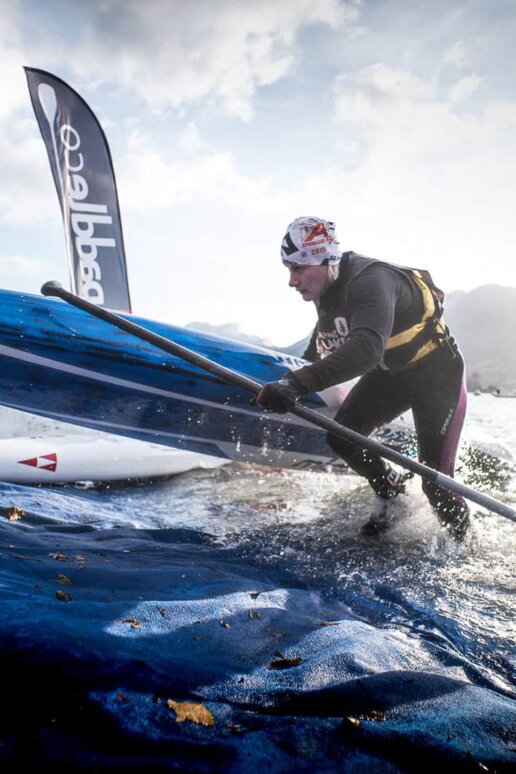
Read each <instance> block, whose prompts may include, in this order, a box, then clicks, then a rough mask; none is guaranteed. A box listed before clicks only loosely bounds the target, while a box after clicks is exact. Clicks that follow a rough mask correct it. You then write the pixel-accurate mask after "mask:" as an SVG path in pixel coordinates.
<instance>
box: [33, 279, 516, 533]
mask: <svg viewBox="0 0 516 774" xmlns="http://www.w3.org/2000/svg"><path fill="white" fill-rule="evenodd" d="M41 292H42V294H43V295H44V296H55V297H56V298H61V299H62V300H63V301H66V302H67V303H69V304H71V305H72V306H75V307H77V308H78V309H82V310H83V311H84V312H87V313H88V314H91V315H94V316H95V317H98V318H99V319H101V320H104V321H105V322H108V323H110V324H111V325H114V326H116V327H117V328H120V329H121V330H123V331H126V332H127V333H130V334H132V335H133V336H136V337H137V338H139V339H142V340H143V341H147V342H148V343H149V344H153V345H154V346H155V347H158V349H162V350H164V351H165V352H168V353H169V354H171V355H175V356H176V357H179V358H181V359H182V360H185V361H186V362H188V363H190V364H191V365H194V366H197V367H198V368H201V369H203V370H205V371H209V372H210V373H212V374H214V375H215V376H218V377H219V378H220V379H223V380H224V381H225V382H228V383H229V384H234V385H236V386H237V387H242V388H243V389H244V390H248V391H249V392H251V393H253V394H254V395H256V393H258V392H259V390H260V389H261V388H262V386H263V385H262V384H261V383H260V382H256V381H254V379H249V378H248V377H247V376H243V375H242V374H239V373H237V372H236V371H232V370H231V369H230V368H226V367H225V366H221V365H219V364H218V363H215V362H214V361H213V360H210V359H209V358H207V357H204V356H203V355H199V354H198V353H197V352H193V351H192V350H190V349H187V348H186V347H183V346H181V345H180V344H176V343H175V342H173V341H170V340H169V339H166V338H165V337H164V336H160V335H159V334H157V333H153V332H152V331H149V330H147V328H143V327H142V326H141V325H137V324H136V323H134V322H131V321H130V320H127V319H126V318H125V317H121V316H120V315H118V314H114V313H113V312H110V311H108V310H107V309H103V308H102V307H100V306H95V304H92V303H90V302H89V301H86V300H85V299H84V298H80V297H79V296H75V295H74V294H73V293H70V292H69V291H68V290H65V289H64V288H63V287H62V286H61V285H60V283H59V282H46V283H45V284H44V285H43V287H42V288H41ZM291 411H292V413H293V414H295V415H296V416H298V417H302V418H303V419H306V420H307V421H308V422H311V423H312V424H314V425H317V426H318V427H320V428H322V429H323V430H329V431H331V432H332V433H334V434H335V435H339V436H341V438H344V439H345V440H347V441H351V443H354V444H356V445H357V446H360V447H361V448H363V449H368V450H369V451H371V452H374V453H376V454H379V455H380V456H381V457H384V458H385V459H387V460H389V461H391V462H395V463H396V464H398V465H400V466H401V467H403V468H406V469H407V470H410V471H412V472H413V473H416V474H417V475H418V476H421V478H424V479H426V480H427V481H431V482H432V483H434V484H436V485H437V486H440V487H443V488H444V489H448V490H450V491H451V492H456V493H457V494H460V495H462V496H463V497H466V498H467V499H468V500H471V501H472V502H474V503H477V504H478V505H481V506H483V507H484V508H487V509H488V510H489V511H492V512H493V513H497V514H499V515H500V516H505V517H506V518H508V519H512V520H513V521H516V511H514V509H513V508H510V507H509V506H508V505H505V503H501V502H500V501H499V500H495V498H494V497H490V496H489V495H486V494H483V493H482V492H477V491H476V490H475V489H472V488H471V487H469V486H466V485H465V484H461V483H460V481H456V480H455V479H454V478H451V477H450V476H446V475H445V474H444V473H439V472H438V471H436V470H433V469H432V468H429V467H427V466H426V465H423V464H422V463H421V462H416V460H412V459H410V458H408V457H405V456H404V455H403V454H400V453H399V452H397V451H394V450H393V449H390V448H388V447H386V446H383V444H381V443H378V442H377V441H374V440H372V439H371V438H367V437H366V436H363V435H360V433H356V432H355V431H354V430H350V429H349V428H347V427H344V426H343V425H340V424H339V423H338V422H335V421H334V420H333V419H329V418H328V417H325V416H323V415H322V414H320V413H319V412H318V411H314V410H313V409H310V408H308V407H307V406H303V405H301V404H299V403H298V404H296V405H295V406H294V407H293V408H292V410H291Z"/></svg>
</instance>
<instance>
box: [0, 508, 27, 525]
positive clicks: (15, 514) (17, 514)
mask: <svg viewBox="0 0 516 774" xmlns="http://www.w3.org/2000/svg"><path fill="white" fill-rule="evenodd" d="M2 510H3V512H4V514H5V516H7V518H8V520H9V521H18V519H21V517H22V516H25V511H24V510H23V508H20V507H19V506H18V505H13V507H12V508H3V509H2Z"/></svg>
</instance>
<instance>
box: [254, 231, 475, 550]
mask: <svg viewBox="0 0 516 774" xmlns="http://www.w3.org/2000/svg"><path fill="white" fill-rule="evenodd" d="M281 257H282V261H283V263H284V264H285V266H287V268H288V270H289V273H290V281H289V286H290V287H292V288H295V290H297V291H298V293H300V295H301V297H302V298H303V299H304V300H305V301H313V302H314V304H315V307H316V309H317V316H318V321H317V325H316V327H315V330H314V332H313V334H312V337H311V340H310V343H309V345H308V348H307V350H306V352H305V353H304V355H303V357H304V358H305V359H306V360H309V361H310V363H311V364H310V365H306V366H304V367H302V368H300V369H298V370H296V371H290V372H288V373H287V374H285V376H284V377H283V378H282V379H281V380H279V381H276V382H269V383H267V384H265V385H264V387H263V388H262V390H261V391H260V392H259V393H258V395H257V398H256V401H257V403H258V404H259V405H260V406H262V407H263V408H266V409H270V410H273V411H276V412H280V413H283V412H286V411H288V410H289V409H290V408H292V407H293V406H294V404H295V403H296V402H297V400H299V398H302V397H303V396H304V395H306V394H307V393H309V392H319V391H321V390H324V389H325V388H326V387H330V386H332V385H335V384H340V383H341V382H345V381H348V380H350V379H354V378H355V377H357V376H361V379H359V381H358V382H357V383H356V384H355V386H354V387H353V388H352V389H351V391H350V393H349V394H348V396H347V397H346V399H345V400H344V402H343V404H342V406H341V407H340V409H339V410H338V412H337V414H336V416H335V419H336V421H337V422H340V423H341V424H343V425H345V426H346V427H349V428H351V429H352V430H354V431H356V432H358V433H361V434H362V435H369V434H370V433H371V432H373V430H375V429H376V428H378V427H380V426H382V425H384V424H386V423H388V422H391V421H392V420H393V419H395V418H396V417H398V416H399V415H400V414H402V413H403V412H404V411H408V410H409V409H412V413H413V417H414V424H415V430H416V435H417V442H418V452H419V459H420V461H421V462H422V463H424V464H425V465H428V466H429V467H431V468H433V469H434V470H438V471H440V472H442V473H445V474H446V475H448V476H453V473H454V464H455V457H456V453H457V447H458V444H459V438H460V433H461V430H462V425H463V421H464V415H465V411H466V388H465V384H464V361H463V358H462V356H461V354H460V352H459V349H458V347H457V344H456V342H455V341H454V340H453V339H452V338H451V336H450V334H449V331H448V328H447V327H446V326H445V324H444V321H443V317H442V306H441V301H442V299H443V294H442V292H441V291H440V290H439V289H438V288H437V287H436V286H435V285H434V284H433V282H432V279H431V277H430V275H429V274H428V272H426V271H422V270H415V269H410V268H408V267H401V266H396V265H394V264H389V263H386V262H384V261H380V260H376V259H373V258H367V257H365V256H363V255H359V254H357V253H354V252H345V253H342V254H341V252H340V250H339V244H338V242H337V241H336V238H335V226H334V224H333V223H331V222H328V221H325V220H322V219H321V218H313V217H303V218H297V219H296V220H294V221H293V222H292V223H291V224H290V225H289V227H288V229H287V233H286V234H285V237H284V239H283V242H282V245H281ZM328 443H329V445H330V446H331V448H332V449H333V451H334V452H336V454H338V455H339V456H340V457H342V458H343V459H344V460H345V462H346V463H347V464H348V465H349V467H350V468H351V469H352V470H354V471H355V472H356V473H358V474H359V475H361V476H365V478H366V479H367V480H368V481H369V483H370V485H371V486H372V488H373V489H374V491H375V492H376V494H377V495H378V496H379V497H380V498H381V500H382V501H384V502H387V501H389V500H392V498H394V497H396V496H397V495H398V494H399V493H400V492H402V491H404V483H403V479H404V478H406V476H403V475H402V474H400V473H399V472H398V471H396V470H395V469H394V468H391V467H390V466H389V465H388V464H387V463H386V462H385V461H384V460H383V459H382V458H381V457H379V456H378V455H376V454H374V453H372V452H370V451H367V450H365V449H362V448H360V447H358V446H356V445H354V444H352V443H350V442H348V441H345V440H344V439H342V438H340V437H338V436H335V435H333V434H331V433H330V434H328ZM423 490H424V492H425V494H426V496H427V497H428V500H429V501H430V504H431V505H432V507H433V508H434V510H435V512H436V514H437V517H438V519H439V522H440V523H441V525H442V526H443V527H445V528H446V529H447V530H448V531H449V532H450V534H451V535H452V536H453V537H455V538H457V539H461V538H462V537H463V536H464V534H465V533H466V530H467V527H468V522H469V513H468V506H467V504H466V502H465V500H464V499H463V498H462V497H461V496H460V495H457V494H455V493H452V492H450V491H448V490H446V489H443V488H441V487H439V486H437V485H436V484H433V483H431V482H429V481H425V480H424V481H423ZM385 510H386V509H383V512H384V514H385ZM381 524H382V519H381V518H380V519H379V520H378V519H377V520H376V522H372V526H373V528H374V529H376V528H378V527H380V528H381Z"/></svg>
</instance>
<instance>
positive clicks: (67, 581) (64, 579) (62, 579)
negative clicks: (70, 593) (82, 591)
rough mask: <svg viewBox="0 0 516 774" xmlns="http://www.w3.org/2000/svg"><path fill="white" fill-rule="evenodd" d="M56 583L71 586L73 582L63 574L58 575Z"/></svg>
mask: <svg viewBox="0 0 516 774" xmlns="http://www.w3.org/2000/svg"><path fill="white" fill-rule="evenodd" d="M56 583H60V584H62V585H63V586H67V585H68V586H73V580H70V578H68V577H67V576H66V575H63V573H59V575H58V576H57V581H56Z"/></svg>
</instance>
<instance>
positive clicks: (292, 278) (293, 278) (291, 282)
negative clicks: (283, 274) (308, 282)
mask: <svg viewBox="0 0 516 774" xmlns="http://www.w3.org/2000/svg"><path fill="white" fill-rule="evenodd" d="M296 285H299V275H298V274H297V273H296V272H295V271H293V270H292V269H289V278H288V286H289V288H295V287H296Z"/></svg>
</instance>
